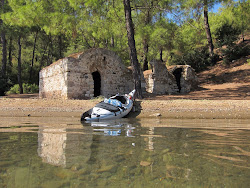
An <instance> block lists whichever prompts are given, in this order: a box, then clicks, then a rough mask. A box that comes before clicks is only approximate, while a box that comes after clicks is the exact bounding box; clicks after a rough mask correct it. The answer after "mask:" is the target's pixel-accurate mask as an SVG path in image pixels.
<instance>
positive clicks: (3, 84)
mask: <svg viewBox="0 0 250 188" xmlns="http://www.w3.org/2000/svg"><path fill="white" fill-rule="evenodd" d="M10 85H11V81H10V79H8V78H6V77H3V76H1V75H0V96H4V95H5V92H6V91H7V90H8V88H9V87H10Z"/></svg>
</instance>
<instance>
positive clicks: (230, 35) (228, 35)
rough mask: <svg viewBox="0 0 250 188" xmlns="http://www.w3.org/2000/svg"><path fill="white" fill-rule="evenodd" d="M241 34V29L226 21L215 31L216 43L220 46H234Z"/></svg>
mask: <svg viewBox="0 0 250 188" xmlns="http://www.w3.org/2000/svg"><path fill="white" fill-rule="evenodd" d="M239 34H240V30H239V29H238V28H234V27H233V26H232V25H231V24H229V23H224V24H223V25H222V26H221V27H219V28H218V29H217V30H216V31H215V38H216V41H217V42H216V43H217V45H218V46H219V47H222V46H224V45H227V46H232V45H234V42H235V41H236V40H237V39H238V36H239Z"/></svg>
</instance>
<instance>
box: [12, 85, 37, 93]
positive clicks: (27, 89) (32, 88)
mask: <svg viewBox="0 0 250 188" xmlns="http://www.w3.org/2000/svg"><path fill="white" fill-rule="evenodd" d="M37 92H39V87H38V85H36V84H26V83H23V93H37ZM18 93H20V92H19V85H18V84H15V85H14V86H12V87H11V88H10V90H9V91H8V92H7V94H18Z"/></svg>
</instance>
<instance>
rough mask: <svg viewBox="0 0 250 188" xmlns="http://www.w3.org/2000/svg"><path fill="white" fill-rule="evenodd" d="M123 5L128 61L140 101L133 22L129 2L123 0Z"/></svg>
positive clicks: (138, 67)
mask: <svg viewBox="0 0 250 188" xmlns="http://www.w3.org/2000/svg"><path fill="white" fill-rule="evenodd" d="M123 4H124V12H125V20H126V28H127V36H128V46H129V54H130V61H131V65H132V68H133V77H134V84H135V90H136V97H137V98H139V99H141V98H142V90H141V70H140V65H139V62H138V59H137V53H136V47H135V39H134V28H133V20H132V16H131V7H130V0H123Z"/></svg>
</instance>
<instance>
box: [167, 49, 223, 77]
mask: <svg viewBox="0 0 250 188" xmlns="http://www.w3.org/2000/svg"><path fill="white" fill-rule="evenodd" d="M217 59H218V56H217V55H215V57H214V60H213V61H212V60H211V59H210V57H209V53H208V50H207V47H201V48H196V49H193V50H192V51H190V52H188V53H186V54H184V55H175V56H174V58H173V59H172V60H171V64H174V65H190V66H191V67H192V68H194V69H195V70H196V71H197V72H199V71H202V70H204V69H206V68H207V67H208V66H210V65H213V62H215V61H216V60H217Z"/></svg>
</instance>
